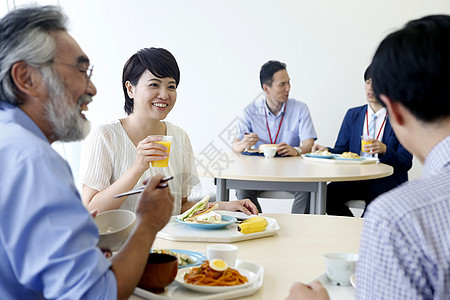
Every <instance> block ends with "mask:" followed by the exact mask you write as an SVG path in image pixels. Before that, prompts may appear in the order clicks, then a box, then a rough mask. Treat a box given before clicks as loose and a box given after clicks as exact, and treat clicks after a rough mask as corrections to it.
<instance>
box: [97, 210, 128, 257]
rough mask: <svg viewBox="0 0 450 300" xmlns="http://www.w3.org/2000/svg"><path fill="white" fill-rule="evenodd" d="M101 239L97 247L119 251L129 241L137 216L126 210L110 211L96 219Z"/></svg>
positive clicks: (100, 214)
mask: <svg viewBox="0 0 450 300" xmlns="http://www.w3.org/2000/svg"><path fill="white" fill-rule="evenodd" d="M94 220H95V223H96V224H97V227H98V231H99V235H100V239H99V241H98V244H97V246H98V247H99V248H102V249H109V250H111V251H113V252H114V251H117V250H119V249H120V247H122V245H123V244H124V243H125V241H126V240H127V238H128V236H129V235H130V233H131V231H132V230H133V227H134V221H135V220H136V215H135V213H134V212H132V211H129V210H125V209H116V210H109V211H105V212H102V213H99V214H98V215H97V216H96V217H95V219H94Z"/></svg>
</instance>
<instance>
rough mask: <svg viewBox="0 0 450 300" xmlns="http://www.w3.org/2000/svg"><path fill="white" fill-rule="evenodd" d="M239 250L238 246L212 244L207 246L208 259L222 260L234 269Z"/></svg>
mask: <svg viewBox="0 0 450 300" xmlns="http://www.w3.org/2000/svg"><path fill="white" fill-rule="evenodd" d="M238 249H239V248H238V246H236V245H231V244H210V245H208V246H206V257H207V258H208V260H210V261H211V260H213V259H215V258H220V259H221V260H223V261H225V262H226V263H227V265H228V266H229V267H230V268H234V266H235V265H236V257H237V252H238Z"/></svg>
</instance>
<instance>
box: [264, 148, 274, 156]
mask: <svg viewBox="0 0 450 300" xmlns="http://www.w3.org/2000/svg"><path fill="white" fill-rule="evenodd" d="M263 153H264V156H265V157H266V158H273V157H274V156H275V154H276V153H277V147H264V148H263Z"/></svg>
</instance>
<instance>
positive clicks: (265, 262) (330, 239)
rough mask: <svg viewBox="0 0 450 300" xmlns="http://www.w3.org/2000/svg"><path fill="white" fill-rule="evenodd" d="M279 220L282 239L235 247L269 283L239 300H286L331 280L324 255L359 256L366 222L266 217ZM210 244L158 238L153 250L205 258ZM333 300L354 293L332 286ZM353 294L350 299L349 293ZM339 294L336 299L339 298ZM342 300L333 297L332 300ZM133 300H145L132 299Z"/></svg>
mask: <svg viewBox="0 0 450 300" xmlns="http://www.w3.org/2000/svg"><path fill="white" fill-rule="evenodd" d="M262 215H263V216H266V217H270V218H274V219H276V221H277V223H278V225H279V226H280V230H279V231H278V233H277V235H273V236H269V237H263V238H257V239H251V240H245V241H240V242H235V243H233V244H234V245H236V246H238V247H239V250H238V259H240V260H243V261H248V262H250V263H253V264H258V265H261V266H263V267H264V280H263V284H262V286H261V288H260V289H259V290H258V291H256V292H255V293H254V294H252V295H250V296H247V297H242V298H239V299H246V300H256V299H258V300H260V299H264V300H266V299H267V300H272V299H285V298H286V297H287V295H288V293H289V289H290V287H291V286H292V284H293V283H294V282H296V281H300V282H304V283H308V282H311V281H312V280H314V279H317V278H326V275H325V273H326V268H325V263H324V261H323V258H322V255H323V254H325V253H329V252H351V253H358V249H359V242H360V237H361V231H362V226H363V219H362V218H349V217H337V216H322V215H301V214H262ZM209 244H211V243H210V242H209V243H208V242H176V241H171V240H167V239H163V238H156V240H155V242H154V244H153V246H152V249H183V250H191V251H199V252H203V253H205V252H206V246H207V245H209ZM328 288H329V291H330V294H331V296H335V295H337V296H339V292H340V290H341V291H345V293H344V295H346V296H345V298H344V299H348V300H351V299H354V289H353V287H337V286H330V285H329V286H328ZM349 290H350V293H349ZM336 291H337V292H338V293H337V294H333V293H335V292H336ZM333 298H334V299H342V298H341V297H332V299H333ZM129 299H130V300H138V299H139V300H141V299H144V298H141V297H140V296H137V295H132V296H131V297H130V298H129Z"/></svg>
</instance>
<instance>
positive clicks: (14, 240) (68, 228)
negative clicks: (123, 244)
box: [0, 102, 117, 299]
mask: <svg viewBox="0 0 450 300" xmlns="http://www.w3.org/2000/svg"><path fill="white" fill-rule="evenodd" d="M0 133H1V136H0V299H42V298H46V299H82V298H83V299H116V298H117V283H116V278H115V276H114V274H113V272H112V271H111V270H110V266H111V263H110V261H108V260H107V259H106V258H105V257H104V255H103V254H102V252H101V251H100V250H99V249H98V248H97V247H96V244H97V241H98V229H97V227H96V225H95V223H94V221H93V218H92V217H91V215H90V214H89V213H88V212H87V211H86V209H85V208H84V206H83V205H82V203H81V200H80V196H79V194H78V192H77V189H76V187H75V185H74V183H73V177H72V173H71V171H70V168H69V165H68V164H67V163H66V161H64V159H63V158H62V157H61V156H59V155H58V154H57V153H56V152H55V151H54V150H53V149H52V148H51V146H50V143H49V142H48V140H47V139H46V137H45V135H44V134H43V132H42V131H41V130H40V129H39V127H38V126H37V125H36V124H35V123H34V122H33V121H32V120H31V119H30V118H29V117H28V116H27V115H26V114H25V113H24V112H23V111H22V110H21V109H20V108H17V107H14V106H12V105H10V104H6V103H4V102H0Z"/></svg>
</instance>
